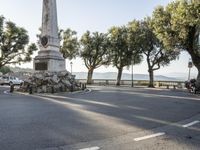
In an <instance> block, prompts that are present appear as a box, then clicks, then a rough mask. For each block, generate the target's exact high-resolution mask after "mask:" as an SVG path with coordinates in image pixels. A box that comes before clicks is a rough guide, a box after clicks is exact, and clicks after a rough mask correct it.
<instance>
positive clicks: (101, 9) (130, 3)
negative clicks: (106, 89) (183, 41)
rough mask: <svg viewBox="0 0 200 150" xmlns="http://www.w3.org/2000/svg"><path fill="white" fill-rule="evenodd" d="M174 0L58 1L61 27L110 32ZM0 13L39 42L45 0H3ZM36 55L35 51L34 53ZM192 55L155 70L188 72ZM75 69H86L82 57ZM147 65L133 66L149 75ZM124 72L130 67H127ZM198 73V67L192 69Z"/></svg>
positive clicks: (165, 72)
mask: <svg viewBox="0 0 200 150" xmlns="http://www.w3.org/2000/svg"><path fill="white" fill-rule="evenodd" d="M171 1H172V0H57V10H58V25H59V28H62V29H67V28H71V29H72V30H75V31H77V33H78V36H79V37H80V36H81V35H82V34H83V33H84V32H86V31H87V30H89V31H91V32H95V31H98V32H107V30H108V29H109V28H110V27H112V26H121V25H126V24H127V23H128V22H130V21H132V20H133V19H138V20H141V19H143V18H144V17H146V16H151V14H152V12H153V10H154V9H155V7H157V6H158V5H164V6H165V5H167V4H168V3H169V2H171ZM0 15H3V16H4V17H5V18H6V19H7V20H10V21H13V22H15V23H16V24H17V25H18V26H21V27H24V28H25V29H26V30H27V31H28V33H29V35H30V41H31V42H37V37H36V34H38V33H39V31H38V29H39V27H40V26H41V22H42V0H0ZM35 55H36V54H35ZM189 58H190V56H189V55H188V54H187V52H183V53H182V54H181V55H180V57H179V59H178V60H176V61H173V62H171V64H170V65H169V66H167V67H164V68H161V69H160V70H158V71H156V72H155V74H156V75H166V74H170V73H172V74H173V73H188V61H189ZM72 62H73V71H74V72H79V71H87V69H86V67H85V66H84V63H83V61H82V60H81V59H76V60H72ZM32 66H33V64H32V62H31V63H26V64H23V65H21V66H20V67H23V68H27V67H28V68H32ZM66 67H67V70H70V61H68V60H66ZM147 70H148V68H147V64H146V61H145V59H144V61H143V63H141V64H139V65H136V66H134V73H141V74H147V73H148V72H147ZM95 72H117V69H116V68H113V67H108V68H105V67H100V68H98V69H96V70H95ZM124 72H126V73H131V70H127V69H126V68H124ZM192 73H194V74H196V73H197V70H196V68H194V67H193V68H192Z"/></svg>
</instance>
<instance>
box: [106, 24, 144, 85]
mask: <svg viewBox="0 0 200 150" xmlns="http://www.w3.org/2000/svg"><path fill="white" fill-rule="evenodd" d="M136 34H137V22H136V21H134V22H133V23H132V24H130V25H129V28H128V27H126V26H122V27H112V28H111V29H110V30H109V41H110V52H109V59H110V62H111V63H112V65H113V66H115V67H116V68H117V69H118V76H117V83H116V85H120V80H121V76H122V72H123V68H124V67H125V66H127V67H129V66H130V65H131V64H132V63H133V64H138V63H140V62H141V60H142V55H141V54H140V51H139V49H138V43H137V40H136V39H135V38H136Z"/></svg>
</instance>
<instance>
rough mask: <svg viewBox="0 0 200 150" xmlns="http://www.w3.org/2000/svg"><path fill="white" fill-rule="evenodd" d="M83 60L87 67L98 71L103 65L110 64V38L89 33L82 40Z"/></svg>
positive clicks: (96, 33) (101, 34)
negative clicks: (108, 57)
mask: <svg viewBox="0 0 200 150" xmlns="http://www.w3.org/2000/svg"><path fill="white" fill-rule="evenodd" d="M80 43H81V49H82V51H81V58H82V59H83V60H84V63H85V66H86V67H87V68H88V69H90V68H93V69H96V68H98V67H100V66H102V65H107V64H108V59H107V54H108V46H109V43H108V38H107V35H106V34H104V33H98V32H95V33H92V34H91V33H90V32H89V31H87V32H86V33H85V34H83V36H82V37H81V40H80Z"/></svg>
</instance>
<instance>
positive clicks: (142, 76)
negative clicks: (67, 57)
mask: <svg viewBox="0 0 200 150" xmlns="http://www.w3.org/2000/svg"><path fill="white" fill-rule="evenodd" d="M11 70H12V71H13V72H33V69H29V68H19V67H15V68H14V67H11ZM73 74H74V75H76V79H86V78H87V72H74V73H73ZM170 75H171V74H168V75H167V76H162V75H156V76H155V77H154V79H155V81H184V79H183V78H178V77H177V76H176V75H174V77H169V76H170ZM179 77H180V76H179ZM116 78H117V73H116V72H105V73H94V74H93V79H107V80H115V79H116ZM133 78H134V80H149V75H147V74H134V77H133ZM122 80H131V74H128V73H123V75H122Z"/></svg>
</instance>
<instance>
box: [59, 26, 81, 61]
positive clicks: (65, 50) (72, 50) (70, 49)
mask: <svg viewBox="0 0 200 150" xmlns="http://www.w3.org/2000/svg"><path fill="white" fill-rule="evenodd" d="M76 34H77V33H76V31H72V30H71V29H66V30H65V31H61V32H60V33H59V35H60V38H61V49H60V52H61V53H62V54H63V57H64V58H68V59H69V60H72V59H73V58H76V56H78V55H79V48H80V46H79V42H78V38H77V36H76Z"/></svg>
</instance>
